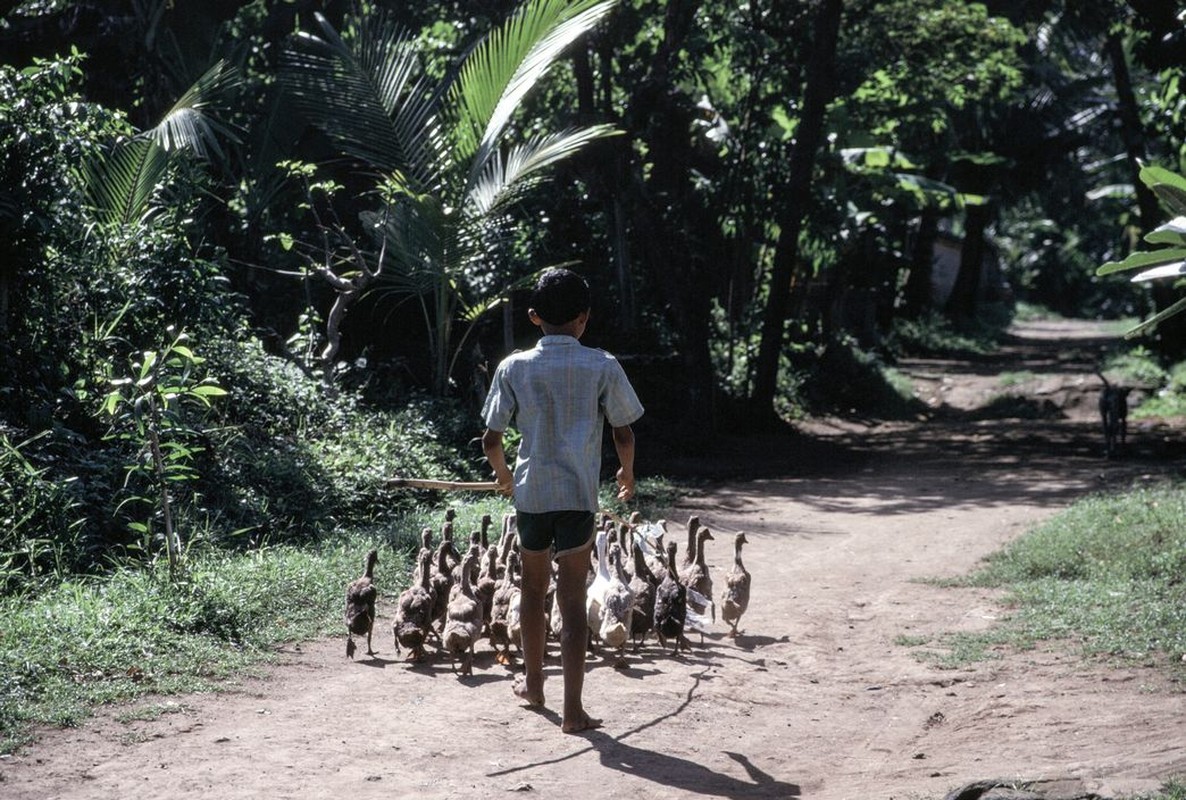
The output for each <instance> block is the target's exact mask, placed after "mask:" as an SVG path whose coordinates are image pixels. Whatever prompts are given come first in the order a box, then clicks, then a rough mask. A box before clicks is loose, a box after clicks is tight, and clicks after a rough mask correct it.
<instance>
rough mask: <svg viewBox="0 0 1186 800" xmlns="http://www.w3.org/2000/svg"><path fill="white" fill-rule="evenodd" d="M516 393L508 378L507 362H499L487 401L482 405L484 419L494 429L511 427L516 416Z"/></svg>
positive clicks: (488, 426)
mask: <svg viewBox="0 0 1186 800" xmlns="http://www.w3.org/2000/svg"><path fill="white" fill-rule="evenodd" d="M515 407H516V403H515V393H514V391H513V390H512V389H511V385H510V382H509V381H508V380H507V369H506V364H505V363H503V364H499V366H498V369H496V370H495V371H494V380H493V381H491V382H490V391H489V393H487V395H486V402H485V404H484V405H483V406H482V420H483V421H484V422H485V423H486V427H487V428H489V429H490V430H492V431H498V432H499V433H502V432H503V431H505V430H506V429H507V428H508V427H510V424H511V420H512V419H513V418H514V416H515Z"/></svg>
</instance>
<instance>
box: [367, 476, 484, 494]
mask: <svg viewBox="0 0 1186 800" xmlns="http://www.w3.org/2000/svg"><path fill="white" fill-rule="evenodd" d="M387 488H388V489H439V490H441V491H445V492H496V491H498V484H497V483H495V482H494V481H438V480H434V479H432V478H388V479H387Z"/></svg>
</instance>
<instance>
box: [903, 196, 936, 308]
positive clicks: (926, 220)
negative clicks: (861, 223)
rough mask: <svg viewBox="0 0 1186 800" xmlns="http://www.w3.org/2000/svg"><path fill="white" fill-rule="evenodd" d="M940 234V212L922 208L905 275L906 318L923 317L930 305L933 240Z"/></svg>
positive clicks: (904, 301)
mask: <svg viewBox="0 0 1186 800" xmlns="http://www.w3.org/2000/svg"><path fill="white" fill-rule="evenodd" d="M938 236H939V212H938V211H937V210H936V209H933V208H925V209H923V212H922V220H921V221H920V222H919V224H918V233H917V234H916V236H915V239H914V247H913V252H912V254H911V257H910V274H909V275H907V276H906V286H905V288H904V289H903V291H902V294H903V308H902V311H903V314H904V316H906V317H908V318H917V317H920V316H922V315H923V314H924V313H925V312H926V311H927V309H929V308H930V307H931V272H932V270H933V269H934V265H935V240H936V239H937V238H938Z"/></svg>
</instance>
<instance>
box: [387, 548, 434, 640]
mask: <svg viewBox="0 0 1186 800" xmlns="http://www.w3.org/2000/svg"><path fill="white" fill-rule="evenodd" d="M416 575H417V582H416V583H414V584H412V585H411V586H409V587H408V588H407V589H404V591H403V592H402V593H401V594H400V596H399V601H398V602H397V604H396V608H395V621H394V622H392V625H391V631H392V633H393V634H394V636H395V652H396V653H397V654H398V653H399V652H400V649H399V648H400V645H401V644H402V645H403V646H404V647H406V648H408V649H409V650H411V651H412V653H411V656H410V660H411V661H414V662H420V661H423V660H424V655H425V653H424V642H425V639H426V638H427V637H428V631H429V629H430V628H431V626H432V605H433V597H432V550H429V549H426V548H421V550H420V564H419V566H418V568H417V570H416Z"/></svg>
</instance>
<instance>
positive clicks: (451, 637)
mask: <svg viewBox="0 0 1186 800" xmlns="http://www.w3.org/2000/svg"><path fill="white" fill-rule="evenodd" d="M477 563H478V559H477V556H475V555H473V554H472V553H470V554H467V555H466V557H465V560H464V561H463V562H462V564H463V565H464V568H463V569H462V570H461V585H460V587H459V589H458V591H457V592H456V593H455V594H454V595H453V596H452V597H451V598H449V610H448V612H447V614H446V617H445V629H444V630H443V631H442V632H441V644H442V646H443V647H444V648H445V649H446V650H448V651H449V662H450V665H451V666H452V667H453V671H454V672H456V671H457V659H458V658H460V659H461V674H462V675H472V674H473V673H474V669H473V663H474V644H475V643H476V642H477V641H478V636H479V635H480V634H481V632H482V608H481V605H480V604H479V603H478V599H477V598H476V597H475V596H474V588H473V585H472V584H471V582H470V575H472V574H473V570H474V569H475V568H476V567H477Z"/></svg>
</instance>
